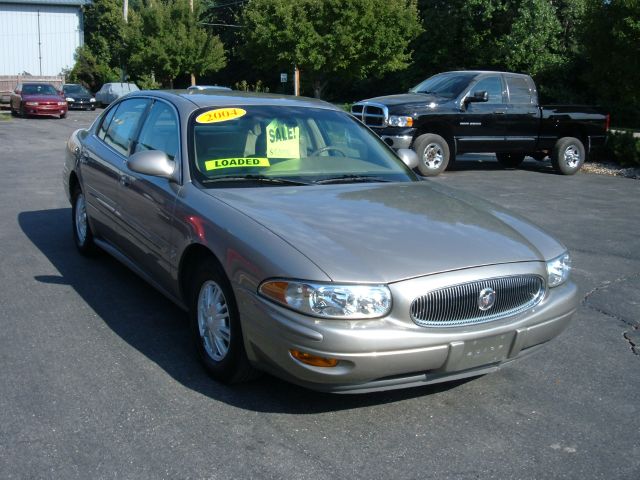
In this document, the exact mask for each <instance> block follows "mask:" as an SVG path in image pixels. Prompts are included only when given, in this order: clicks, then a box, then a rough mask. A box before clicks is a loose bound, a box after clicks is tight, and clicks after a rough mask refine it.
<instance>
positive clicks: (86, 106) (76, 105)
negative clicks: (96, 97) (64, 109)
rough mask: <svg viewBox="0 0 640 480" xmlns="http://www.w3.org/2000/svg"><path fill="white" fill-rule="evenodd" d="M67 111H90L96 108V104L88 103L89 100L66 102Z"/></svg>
mask: <svg viewBox="0 0 640 480" xmlns="http://www.w3.org/2000/svg"><path fill="white" fill-rule="evenodd" d="M67 104H68V106H69V110H73V109H78V110H90V109H95V108H96V102H90V101H89V100H76V101H74V102H67Z"/></svg>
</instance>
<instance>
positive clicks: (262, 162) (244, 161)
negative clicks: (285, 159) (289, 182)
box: [204, 158, 271, 172]
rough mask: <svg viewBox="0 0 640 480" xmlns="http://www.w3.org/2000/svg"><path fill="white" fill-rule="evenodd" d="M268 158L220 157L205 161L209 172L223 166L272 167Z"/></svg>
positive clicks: (205, 166)
mask: <svg viewBox="0 0 640 480" xmlns="http://www.w3.org/2000/svg"><path fill="white" fill-rule="evenodd" d="M270 166H271V164H270V163H269V159H268V158H218V159H216V160H207V161H206V162H204V168H205V169H206V170H207V172H209V171H211V170H219V169H221V168H252V167H270Z"/></svg>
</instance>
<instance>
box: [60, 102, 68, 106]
mask: <svg viewBox="0 0 640 480" xmlns="http://www.w3.org/2000/svg"><path fill="white" fill-rule="evenodd" d="M66 104H67V102H58V105H60V106H62V105H66Z"/></svg>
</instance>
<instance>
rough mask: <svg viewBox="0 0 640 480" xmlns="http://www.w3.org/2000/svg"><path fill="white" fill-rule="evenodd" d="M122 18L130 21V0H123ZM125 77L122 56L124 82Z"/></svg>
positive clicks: (121, 70) (121, 73)
mask: <svg viewBox="0 0 640 480" xmlns="http://www.w3.org/2000/svg"><path fill="white" fill-rule="evenodd" d="M122 18H124V23H128V22H129V0H123V2H122ZM125 77H126V72H125V69H124V65H123V62H122V58H120V81H121V82H124V81H125V80H126V78H125Z"/></svg>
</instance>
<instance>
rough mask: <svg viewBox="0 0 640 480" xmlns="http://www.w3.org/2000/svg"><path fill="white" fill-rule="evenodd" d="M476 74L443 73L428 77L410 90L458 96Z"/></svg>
mask: <svg viewBox="0 0 640 480" xmlns="http://www.w3.org/2000/svg"><path fill="white" fill-rule="evenodd" d="M475 76H476V74H475V73H461V72H455V73H441V74H438V75H434V76H433V77H430V78H427V79H426V80H425V81H424V82H422V83H419V84H418V85H416V86H415V87H413V88H412V89H410V90H409V91H410V92H413V93H426V94H431V95H437V96H439V97H445V98H456V97H457V96H458V95H460V94H461V93H462V92H463V91H464V89H465V88H466V87H467V85H469V82H471V79H473V78H474V77H475Z"/></svg>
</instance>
